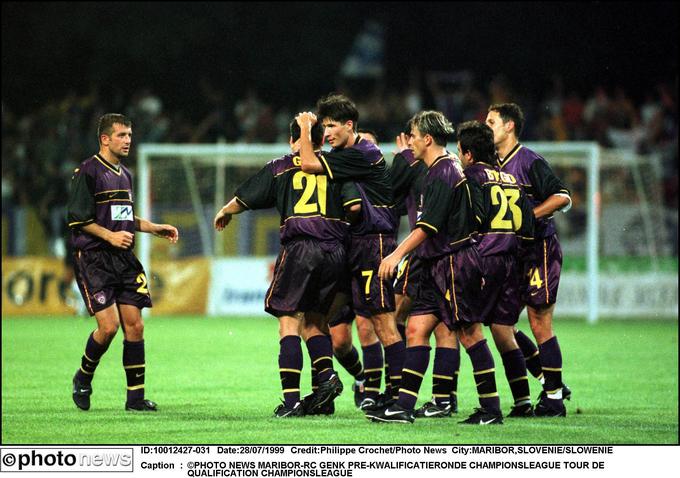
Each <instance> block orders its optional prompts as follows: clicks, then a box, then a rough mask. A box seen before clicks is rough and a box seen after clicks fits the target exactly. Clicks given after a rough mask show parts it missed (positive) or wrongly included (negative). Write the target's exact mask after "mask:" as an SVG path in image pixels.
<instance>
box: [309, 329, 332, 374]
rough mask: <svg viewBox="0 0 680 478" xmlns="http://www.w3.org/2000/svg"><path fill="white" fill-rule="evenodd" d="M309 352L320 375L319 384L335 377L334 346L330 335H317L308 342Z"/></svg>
mask: <svg viewBox="0 0 680 478" xmlns="http://www.w3.org/2000/svg"><path fill="white" fill-rule="evenodd" d="M307 351H308V352H309V358H310V360H311V361H312V366H313V367H315V368H316V371H317V374H318V375H319V383H321V382H325V381H326V380H328V379H329V378H331V375H333V344H332V343H331V338H330V337H329V336H328V335H315V336H314V337H311V338H310V339H308V340H307Z"/></svg>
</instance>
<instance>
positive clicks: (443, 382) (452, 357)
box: [402, 347, 460, 405]
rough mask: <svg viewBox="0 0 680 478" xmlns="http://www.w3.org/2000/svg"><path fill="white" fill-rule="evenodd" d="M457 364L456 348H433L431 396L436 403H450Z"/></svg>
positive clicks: (458, 359) (458, 358)
mask: <svg viewBox="0 0 680 478" xmlns="http://www.w3.org/2000/svg"><path fill="white" fill-rule="evenodd" d="M406 350H408V349H406ZM459 364H460V354H457V353H456V349H450V348H446V347H437V348H436V349H435V351H434V367H433V369H432V396H433V397H434V401H435V403H436V404H437V405H442V404H446V403H451V395H452V394H453V379H454V377H455V376H456V369H457V368H458V365H459ZM402 387H403V385H402Z"/></svg>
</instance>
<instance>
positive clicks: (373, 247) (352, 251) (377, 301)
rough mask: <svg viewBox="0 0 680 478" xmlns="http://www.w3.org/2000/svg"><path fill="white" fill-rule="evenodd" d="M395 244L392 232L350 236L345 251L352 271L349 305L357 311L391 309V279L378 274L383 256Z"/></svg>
mask: <svg viewBox="0 0 680 478" xmlns="http://www.w3.org/2000/svg"><path fill="white" fill-rule="evenodd" d="M396 248H397V243H396V241H395V240H394V237H393V236H388V235H385V234H370V235H366V236H352V242H351V245H350V248H349V252H348V255H349V266H350V271H351V274H352V306H353V307H354V311H355V312H356V314H357V315H360V316H362V317H371V316H373V315H376V314H381V313H384V312H394V303H395V301H394V286H393V285H392V281H391V280H382V279H381V278H380V277H379V276H378V269H379V268H380V262H382V260H383V258H384V257H385V256H387V255H389V254H391V253H392V251H394V250H395V249H396Z"/></svg>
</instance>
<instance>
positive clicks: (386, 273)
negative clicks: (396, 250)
mask: <svg viewBox="0 0 680 478" xmlns="http://www.w3.org/2000/svg"><path fill="white" fill-rule="evenodd" d="M399 262H401V258H400V257H397V256H395V255H394V254H390V255H389V256H387V257H385V258H384V259H383V260H382V262H381V263H380V268H379V269H378V276H379V277H380V278H381V279H382V280H389V279H391V278H392V277H394V271H396V270H397V266H399Z"/></svg>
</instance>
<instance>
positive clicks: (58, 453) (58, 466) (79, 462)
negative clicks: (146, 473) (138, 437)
mask: <svg viewBox="0 0 680 478" xmlns="http://www.w3.org/2000/svg"><path fill="white" fill-rule="evenodd" d="M0 471H4V472H9V471H42V472H45V471H47V472H49V471H54V472H64V471H68V472H85V471H118V472H120V471H129V472H131V471H133V449H132V448H103V447H102V448H2V449H0Z"/></svg>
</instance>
